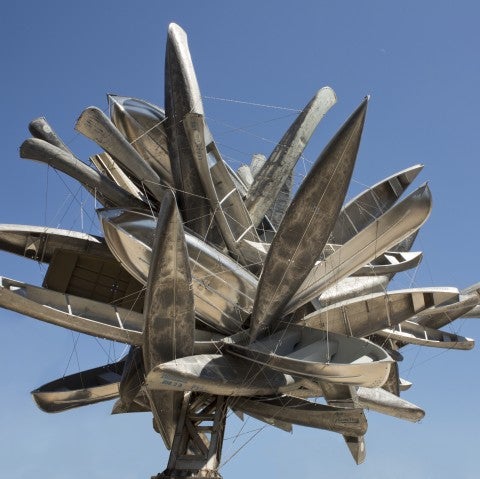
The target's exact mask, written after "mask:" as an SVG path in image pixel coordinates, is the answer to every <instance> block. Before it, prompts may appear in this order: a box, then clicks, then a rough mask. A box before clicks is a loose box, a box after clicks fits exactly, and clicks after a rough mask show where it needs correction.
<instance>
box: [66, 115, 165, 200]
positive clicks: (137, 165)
mask: <svg viewBox="0 0 480 479" xmlns="http://www.w3.org/2000/svg"><path fill="white" fill-rule="evenodd" d="M75 129H76V130H77V131H78V132H80V133H82V134H83V135H85V136H86V137H87V138H90V139H91V140H92V141H94V142H95V143H97V144H98V145H99V146H101V147H102V148H103V149H104V150H105V151H106V152H107V153H108V154H110V155H111V156H112V157H113V158H115V159H116V160H117V162H118V163H119V165H120V166H121V167H122V168H123V169H125V170H126V171H128V172H129V173H130V174H131V175H132V176H133V177H134V178H135V179H137V180H138V181H139V182H140V183H141V184H142V185H144V186H145V187H146V188H147V189H148V190H149V191H150V192H151V193H152V195H153V197H154V198H155V199H156V200H157V201H161V200H162V197H163V193H164V191H165V187H164V186H163V185H162V184H161V179H160V177H159V176H158V175H157V173H156V172H155V171H154V170H153V169H152V168H151V166H150V165H149V164H148V163H147V162H146V161H145V160H144V159H143V158H142V157H141V156H140V155H139V154H138V153H137V151H136V150H135V148H133V146H132V145H131V144H130V143H129V142H128V141H127V140H126V139H125V138H124V136H123V135H122V134H121V133H120V131H119V130H118V129H117V127H116V126H115V125H114V124H113V123H112V121H111V120H110V118H108V116H107V115H105V113H103V111H102V110H100V109H99V108H97V107H94V106H91V107H88V108H86V109H85V110H84V111H83V112H82V114H81V115H80V117H79V118H78V120H77V123H76V124H75Z"/></svg>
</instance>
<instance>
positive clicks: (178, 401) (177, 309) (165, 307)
mask: <svg viewBox="0 0 480 479" xmlns="http://www.w3.org/2000/svg"><path fill="white" fill-rule="evenodd" d="M193 305H194V300H193V292H192V275H191V272H190V265H189V258H188V253H187V246H186V244H185V234H184V231H183V222H182V218H181V216H180V212H179V211H178V208H177V203H176V201H175V196H174V194H173V192H171V191H167V192H165V195H164V197H163V201H162V204H161V206H160V211H159V213H158V220H157V226H156V230H155V237H154V242H153V248H152V258H151V261H150V270H149V275H148V279H147V285H146V292H145V307H144V312H143V314H144V318H145V324H144V328H143V348H142V352H143V364H144V368H145V374H148V373H149V372H150V371H151V370H152V368H153V367H154V366H155V365H157V364H159V363H163V362H168V361H171V360H172V359H176V358H181V357H184V356H191V355H192V354H193V352H194V339H195V311H194V306H193ZM147 396H148V400H149V403H150V406H151V410H152V412H153V416H154V421H155V424H156V429H157V430H158V431H159V433H160V434H161V436H162V438H163V440H164V442H165V445H166V446H167V448H168V449H171V448H172V445H173V438H174V436H175V429H176V426H177V422H178V419H179V417H180V411H181V409H182V403H183V394H182V393H179V392H176V391H160V392H158V391H149V392H148V394H147Z"/></svg>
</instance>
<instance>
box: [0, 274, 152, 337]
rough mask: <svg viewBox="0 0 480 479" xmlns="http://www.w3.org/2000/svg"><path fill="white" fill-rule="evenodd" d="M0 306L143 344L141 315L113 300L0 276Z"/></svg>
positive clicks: (58, 324)
mask: <svg viewBox="0 0 480 479" xmlns="http://www.w3.org/2000/svg"><path fill="white" fill-rule="evenodd" d="M0 306H1V307H3V308H6V309H9V310H11V311H16V312H17V313H21V314H25V315H26V316H31V317H33V318H36V319H39V320H41V321H45V322H47V323H50V324H55V325H57V326H62V327H64V328H67V329H71V330H73V331H78V332H80V333H85V334H89V335H92V336H96V337H99V338H106V339H110V340H112V341H120V342H123V343H128V344H134V345H141V344H142V329H143V316H142V315H141V314H139V313H137V312H135V311H130V310H128V309H124V308H119V307H117V306H115V305H112V304H108V303H102V302H99V301H93V300H91V299H86V298H81V297H79V296H74V295H71V294H63V293H59V292H57V291H52V290H49V289H46V288H40V287H38V286H33V285H31V284H27V283H22V282H20V281H15V280H13V279H8V278H1V277H0Z"/></svg>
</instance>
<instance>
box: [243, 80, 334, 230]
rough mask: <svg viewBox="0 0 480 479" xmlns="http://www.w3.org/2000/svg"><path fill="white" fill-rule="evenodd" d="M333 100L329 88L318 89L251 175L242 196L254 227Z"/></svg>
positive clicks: (275, 197) (332, 92)
mask: <svg viewBox="0 0 480 479" xmlns="http://www.w3.org/2000/svg"><path fill="white" fill-rule="evenodd" d="M336 102H337V97H336V95H335V92H334V91H333V90H332V89H331V88H330V87H324V88H322V89H320V90H319V91H318V92H317V93H316V94H315V96H314V97H313V98H312V99H311V100H310V101H309V102H308V104H307V105H306V106H305V108H304V109H303V110H302V111H301V113H300V115H299V116H298V117H297V118H296V120H295V121H294V122H293V124H292V125H291V126H290V128H289V129H288V130H287V131H286V132H285V134H284V135H283V137H282V139H281V140H280V141H279V142H278V144H277V146H276V147H275V149H274V150H273V152H272V153H271V155H270V157H269V158H268V160H267V161H266V162H265V163H264V164H263V166H262V168H261V169H260V171H258V173H257V174H256V175H255V177H254V179H253V183H252V185H251V187H250V188H249V190H248V194H247V197H246V199H245V205H246V207H247V209H248V211H249V213H250V216H251V217H252V221H253V224H254V225H255V226H259V224H260V223H261V221H262V219H263V217H264V216H265V215H266V214H267V212H268V210H269V209H270V208H271V207H272V205H273V204H274V203H275V200H276V199H277V196H278V194H279V193H280V191H281V189H282V186H283V185H284V184H285V182H286V181H287V179H288V178H289V176H290V175H291V174H292V172H293V170H294V168H295V165H296V163H297V161H298V160H299V158H300V156H301V155H302V153H303V150H304V149H305V147H306V145H307V144H308V142H309V140H310V138H311V136H312V134H313V132H314V131H315V129H316V128H317V126H318V124H319V123H320V121H321V120H322V118H323V117H324V116H325V114H326V113H327V112H328V110H330V108H331V107H332V106H333V105H334V104H335V103H336Z"/></svg>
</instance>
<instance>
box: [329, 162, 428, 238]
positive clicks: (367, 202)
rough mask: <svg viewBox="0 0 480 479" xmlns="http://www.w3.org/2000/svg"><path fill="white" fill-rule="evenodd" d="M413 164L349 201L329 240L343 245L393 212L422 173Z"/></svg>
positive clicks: (420, 168)
mask: <svg viewBox="0 0 480 479" xmlns="http://www.w3.org/2000/svg"><path fill="white" fill-rule="evenodd" d="M422 169H423V165H414V166H411V167H410V168H407V169H405V170H402V171H399V172H398V173H395V174H394V175H392V176H389V177H388V178H385V179H384V180H382V181H380V182H378V183H376V184H375V185H373V186H372V187H370V188H368V189H367V190H365V191H363V192H362V193H360V194H359V195H358V196H356V197H355V198H353V199H352V200H350V201H349V202H348V203H347V204H346V205H345V206H344V207H343V208H342V210H341V212H340V214H339V215H338V219H337V222H336V223H335V227H334V228H333V231H332V235H331V237H330V241H331V242H332V243H338V244H344V243H346V242H347V241H349V240H351V239H352V238H353V237H354V236H355V235H356V234H357V233H358V232H359V231H361V230H362V229H364V228H365V227H366V226H368V225H369V224H370V223H371V222H372V221H374V220H375V219H376V218H378V217H379V216H381V215H382V214H383V213H385V212H386V211H387V210H388V209H390V208H391V207H392V206H393V205H394V203H395V202H396V201H397V200H398V198H400V196H401V195H402V194H403V192H404V191H405V190H406V189H407V188H408V186H409V185H410V184H411V183H412V181H413V180H414V179H415V178H416V177H417V175H418V174H419V173H420V171H422Z"/></svg>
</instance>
